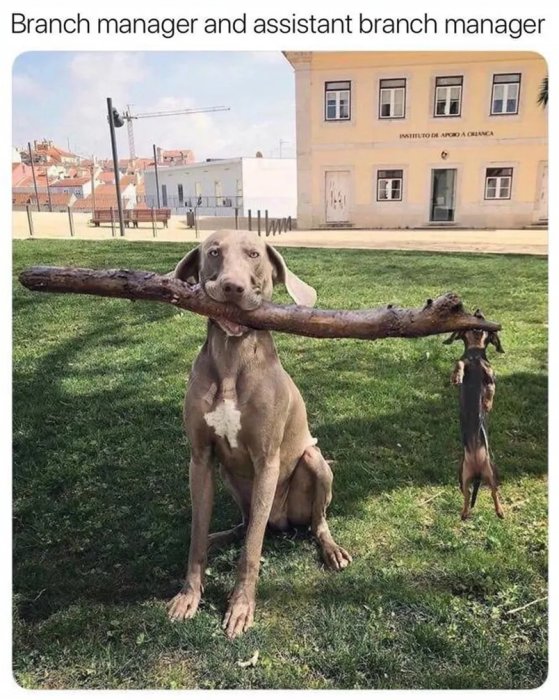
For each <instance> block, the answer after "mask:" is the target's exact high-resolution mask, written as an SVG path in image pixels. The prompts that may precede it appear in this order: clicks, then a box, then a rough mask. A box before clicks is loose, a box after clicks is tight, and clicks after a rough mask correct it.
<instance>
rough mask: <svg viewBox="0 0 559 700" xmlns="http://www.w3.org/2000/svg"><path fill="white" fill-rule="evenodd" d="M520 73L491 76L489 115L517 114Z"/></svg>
mask: <svg viewBox="0 0 559 700" xmlns="http://www.w3.org/2000/svg"><path fill="white" fill-rule="evenodd" d="M519 95H520V73H500V74H497V75H494V76H493V90H492V92H491V114H518V97H519Z"/></svg>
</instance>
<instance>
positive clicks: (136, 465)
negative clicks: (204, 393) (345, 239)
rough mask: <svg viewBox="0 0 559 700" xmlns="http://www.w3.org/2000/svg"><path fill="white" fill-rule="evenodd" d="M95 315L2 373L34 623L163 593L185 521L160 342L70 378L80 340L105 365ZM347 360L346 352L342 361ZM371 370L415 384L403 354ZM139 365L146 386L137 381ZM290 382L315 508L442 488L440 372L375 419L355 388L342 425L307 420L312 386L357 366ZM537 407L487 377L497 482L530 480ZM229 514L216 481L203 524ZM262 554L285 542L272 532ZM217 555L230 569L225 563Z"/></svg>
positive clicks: (448, 408) (353, 506)
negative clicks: (311, 460) (426, 390)
mask: <svg viewBox="0 0 559 700" xmlns="http://www.w3.org/2000/svg"><path fill="white" fill-rule="evenodd" d="M138 312H139V315H140V320H139V323H144V322H145V319H142V310H141V309H138ZM156 316H157V317H159V313H156ZM111 319H113V315H112V311H110V310H108V311H107V317H106V318H104V317H103V316H102V314H100V315H99V318H98V319H96V321H97V324H96V325H95V326H94V328H93V330H91V331H90V332H88V333H85V334H82V335H80V334H79V333H76V335H75V337H73V338H72V339H71V340H68V341H64V342H62V341H60V342H58V343H56V344H55V345H54V346H53V349H52V350H51V351H50V352H47V353H45V354H44V356H43V357H42V359H41V361H40V363H39V364H38V366H37V367H36V368H35V370H34V371H33V372H31V373H29V372H27V371H26V370H25V368H22V369H21V370H19V371H17V372H16V373H15V375H14V590H15V592H16V594H17V596H18V601H19V608H20V614H21V615H22V616H24V617H26V618H43V617H45V616H47V615H49V614H51V613H52V612H54V611H55V610H58V609H61V608H65V607H67V606H68V605H70V604H73V603H75V602H76V601H79V600H80V599H85V600H94V601H102V602H113V603H114V602H128V601H132V600H141V599H146V598H154V597H156V598H168V597H170V596H171V595H172V594H173V593H175V592H176V590H177V586H178V585H179V582H180V579H181V577H182V576H183V574H184V566H185V560H186V556H187V552H188V540H189V528H190V515H191V514H190V506H189V503H188V491H187V471H186V463H187V458H188V449H187V446H186V443H185V440H184V437H183V434H182V427H181V403H182V394H183V391H184V383H183V380H182V378H177V377H176V376H175V375H174V374H173V373H176V364H175V365H173V364H172V363H170V359H171V358H170V357H169V349H168V348H159V349H157V348H156V349H154V355H153V356H152V357H150V358H149V359H148V360H146V358H144V357H143V355H142V353H137V354H135V353H134V352H133V351H131V352H130V353H128V354H127V359H126V361H125V362H124V363H122V364H118V363H117V364H115V366H111V365H110V363H109V366H108V367H107V365H105V364H103V363H101V364H99V365H93V366H81V365H80V367H79V368H78V369H76V368H75V364H76V363H78V364H79V362H78V361H79V359H80V356H81V353H82V352H83V351H84V350H85V349H86V348H87V347H88V346H91V345H92V344H96V345H98V346H100V347H103V346H104V345H106V344H107V343H109V344H110V345H111V348H108V349H107V352H108V353H109V357H110V352H111V349H112V350H114V349H115V348H116V347H117V346H118V342H119V340H118V339H119V325H118V324H116V325H115V324H114V321H113V322H112V321H111ZM198 340H199V339H198V338H197V337H194V336H193V337H191V338H190V340H189V346H188V347H187V348H184V347H183V348H181V349H180V356H181V358H182V357H184V358H185V359H184V373H185V374H186V371H187V368H188V364H189V363H190V358H191V356H193V354H194V350H195V345H196V344H197V342H198ZM359 352H360V350H359V347H358V345H356V346H355V349H354V353H355V357H357V356H358V355H359ZM178 354H179V350H177V355H178ZM311 356H312V355H311ZM332 357H333V358H334V359H333V362H334V364H335V363H336V362H339V363H340V367H341V366H344V367H346V368H347V367H351V362H350V363H349V364H348V357H347V353H346V352H345V350H344V347H340V349H339V351H338V352H336V351H335V349H334V350H333V353H332ZM355 357H354V359H355ZM336 358H337V359H336ZM181 362H182V360H181ZM384 362H385V363H392V365H393V366H392V367H389V366H386V365H385V366H384V369H383V373H379V372H377V375H376V377H375V374H374V373H371V377H370V379H369V380H368V381H369V382H370V387H371V389H374V386H375V383H376V382H386V381H389V376H390V371H392V370H394V369H397V370H398V372H400V373H402V374H403V375H409V376H410V377H412V379H411V380H410V381H411V384H412V386H413V382H414V381H416V380H417V377H419V375H417V374H415V377H416V380H414V379H413V376H414V372H415V371H416V368H415V361H414V360H413V358H412V359H403V358H402V359H397V358H394V359H392V360H389V359H387V358H386V357H385V358H384ZM154 368H158V372H160V374H161V376H160V377H159V378H158V380H159V381H161V382H163V388H162V389H161V390H158V386H159V385H158V384H154V382H153V376H152V375H153V371H154ZM165 368H168V369H167V370H166V369H165ZM389 370H390V371H389ZM291 371H292V370H291ZM292 373H293V374H295V378H296V381H297V383H298V384H299V386H301V388H302V392H303V395H304V396H305V398H306V399H307V405H308V406H309V407H310V421H311V426H312V429H313V434H314V435H315V436H316V437H317V438H318V440H319V445H320V447H321V449H322V451H323V453H324V454H325V456H326V457H327V458H328V459H332V460H333V462H334V464H333V469H334V475H335V499H334V501H333V503H332V505H331V509H330V512H331V513H333V514H335V515H336V516H343V517H348V518H355V517H359V514H360V511H361V508H362V506H363V504H364V501H365V499H366V498H368V497H369V496H370V495H371V494H373V495H374V494H377V493H378V494H380V493H382V492H385V491H391V490H394V489H398V488H400V487H402V486H404V485H421V484H447V483H455V478H456V477H455V465H456V463H457V460H458V455H459V451H460V450H459V437H458V425H457V402H456V396H455V394H454V393H453V391H452V389H451V387H448V386H447V384H448V376H447V373H445V375H444V378H441V377H439V378H438V381H440V382H441V387H443V386H444V388H441V391H440V392H437V393H436V395H435V396H434V397H430V398H429V397H427V396H423V395H422V393H421V391H419V389H420V388H421V385H418V386H416V389H418V390H417V391H415V393H414V395H413V396H412V397H409V400H406V401H404V400H402V401H395V402H394V404H393V405H394V406H395V405H397V404H400V407H399V408H398V410H395V409H393V410H384V411H379V410H378V406H376V405H375V394H374V390H371V392H370V400H368V402H367V405H365V406H363V405H361V406H360V408H359V409H358V410H357V411H356V413H355V417H354V416H353V414H352V415H351V417H347V416H345V417H344V416H343V415H341V416H339V417H338V418H334V417H333V416H335V415H336V413H335V411H333V410H328V409H325V410H323V411H321V413H320V414H317V413H316V412H315V413H314V414H313V410H314V411H316V409H313V406H314V405H318V403H315V402H320V400H321V397H322V396H321V395H324V394H326V393H327V394H328V396H329V397H330V400H331V399H332V397H333V396H335V395H336V394H337V392H340V395H341V394H342V393H345V395H348V394H349V395H350V396H351V393H352V392H357V391H358V390H359V391H360V390H362V388H363V387H362V385H361V384H362V377H361V376H360V375H358V373H356V374H355V379H353V378H352V373H351V371H350V370H349V371H346V372H344V375H343V377H342V376H340V375H339V374H337V373H336V371H335V368H333V367H332V368H323V369H322V371H321V372H318V373H317V372H314V373H305V372H303V371H300V372H298V373H295V372H293V371H292ZM97 375H98V376H97ZM144 375H145V376H144ZM142 376H144V381H143V383H141V384H140V385H138V384H137V382H138V378H139V377H140V378H141V377H142ZM84 377H85V378H88V377H89V378H92V377H93V378H94V379H95V381H94V382H93V385H94V386H96V387H99V388H98V389H97V390H96V391H94V392H93V391H91V390H90V389H88V390H85V389H84V391H83V393H81V392H80V387H81V386H82V384H81V382H82V381H83V380H84ZM311 377H312V381H311ZM317 377H322V378H323V383H317ZM134 382H136V383H134ZM353 382H355V383H353ZM83 386H84V387H88V386H90V385H89V383H88V382H84V383H83ZM69 387H71V389H72V390H68V388H69ZM367 406H368V408H367ZM546 412H547V381H546V378H545V376H543V375H541V374H536V373H534V374H530V373H518V374H512V375H508V376H505V377H502V378H500V379H499V383H498V388H497V397H496V401H495V410H494V413H493V414H492V416H491V427H490V431H491V445H492V448H493V451H494V453H495V455H496V456H497V459H498V461H499V463H500V466H501V471H502V472H503V475H504V477H505V479H509V478H511V479H513V478H515V477H517V476H520V475H521V474H524V473H529V474H542V473H544V472H545V470H546V463H547V460H546V456H545V449H546V448H545V426H546V424H547V413H546ZM317 416H318V417H317ZM329 416H332V418H330V417H329ZM534 445H537V449H534ZM238 518H239V515H238V512H237V508H236V506H235V505H234V503H233V502H232V499H231V498H230V496H229V495H228V494H226V493H225V492H224V490H223V487H221V486H219V487H218V490H217V493H216V503H215V507H214V518H213V526H214V528H215V529H218V530H219V529H225V528H227V527H230V526H232V525H234V524H236V523H237V522H238ZM295 536H296V537H301V536H302V535H301V533H299V534H296V535H295ZM274 546H276V545H274ZM277 546H278V547H280V549H281V548H282V547H283V546H286V547H287V546H288V545H287V544H286V542H283V540H281V538H280V540H279V541H278V545H277ZM289 546H291V545H289ZM235 553H236V552H235V550H232V553H231V554H230V555H228V556H229V557H234V555H235ZM219 561H221V562H222V564H223V566H228V565H231V568H232V569H233V563H232V562H233V559H231V562H229V561H228V559H227V557H226V558H225V559H223V558H222V559H220V560H219Z"/></svg>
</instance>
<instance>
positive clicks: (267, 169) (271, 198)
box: [243, 158, 297, 218]
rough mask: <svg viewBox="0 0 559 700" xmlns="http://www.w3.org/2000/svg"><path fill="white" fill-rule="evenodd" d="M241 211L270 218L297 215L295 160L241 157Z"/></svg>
mask: <svg viewBox="0 0 559 700" xmlns="http://www.w3.org/2000/svg"><path fill="white" fill-rule="evenodd" d="M243 199H244V210H245V214H246V212H247V211H248V210H249V209H251V210H252V213H253V215H254V214H255V212H256V211H257V210H258V209H260V210H261V211H262V213H264V211H265V210H266V209H267V210H268V215H269V216H270V217H283V216H292V217H294V218H295V217H296V216H297V161H296V160H295V158H243Z"/></svg>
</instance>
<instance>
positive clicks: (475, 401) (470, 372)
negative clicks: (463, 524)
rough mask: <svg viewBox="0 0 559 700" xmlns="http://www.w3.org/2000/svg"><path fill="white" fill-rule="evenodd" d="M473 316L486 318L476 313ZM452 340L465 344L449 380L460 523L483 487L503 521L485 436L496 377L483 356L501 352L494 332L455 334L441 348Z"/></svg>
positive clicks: (496, 484)
mask: <svg viewBox="0 0 559 700" xmlns="http://www.w3.org/2000/svg"><path fill="white" fill-rule="evenodd" d="M474 315H475V316H477V317H478V318H480V319H484V318H485V317H484V315H483V314H482V312H481V311H480V310H479V309H478V310H477V311H476V312H475V314H474ZM455 340H462V341H463V342H464V353H463V355H462V357H461V358H460V359H459V360H458V361H457V362H456V365H455V366H454V370H453V372H452V374H451V377H450V381H451V382H452V384H454V385H456V386H459V387H460V394H459V404H460V429H461V433H462V445H463V447H464V456H463V457H462V461H461V463H460V467H459V469H458V481H459V484H460V490H461V491H462V494H463V496H464V505H463V507H462V513H461V516H462V520H465V519H466V518H467V517H468V516H469V514H470V510H471V509H472V508H473V507H474V504H475V502H476V498H477V493H478V490H479V487H480V485H481V484H482V483H485V484H487V485H488V486H489V488H490V489H491V496H492V497H493V503H494V504H495V513H496V514H497V516H498V517H499V518H504V517H505V514H504V511H503V507H502V505H501V502H500V500H499V492H498V487H499V475H498V473H497V468H496V466H495V464H494V463H493V461H492V460H491V456H490V451H489V440H488V435H487V414H488V413H489V411H491V409H492V407H493V398H494V396H495V373H494V371H493V370H492V368H491V365H490V364H489V360H488V359H487V355H486V350H487V346H488V345H489V344H492V345H494V346H495V349H496V350H497V352H500V353H504V350H503V347H502V345H501V341H500V339H499V336H498V334H497V333H495V332H493V333H489V332H487V331H483V330H479V329H474V330H468V331H456V332H454V333H452V335H451V336H450V337H449V338H447V339H446V340H445V341H443V344H444V345H450V344H451V343H453V342H454V341H455ZM471 484H472V493H471V498H470V485H471Z"/></svg>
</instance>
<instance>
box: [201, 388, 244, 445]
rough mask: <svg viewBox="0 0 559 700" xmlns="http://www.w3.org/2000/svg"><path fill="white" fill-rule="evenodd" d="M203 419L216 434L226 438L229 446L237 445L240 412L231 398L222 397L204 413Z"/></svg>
mask: <svg viewBox="0 0 559 700" xmlns="http://www.w3.org/2000/svg"><path fill="white" fill-rule="evenodd" d="M204 420H205V421H206V423H207V424H208V425H209V426H210V428H213V429H214V430H215V433H216V435H218V436H219V437H224V438H226V440H227V441H228V442H229V444H230V445H231V447H237V444H238V443H237V435H238V433H239V430H240V429H241V412H240V411H239V410H238V408H237V406H236V404H235V402H234V401H233V400H232V399H224V400H223V401H222V402H221V403H220V404H219V406H218V407H217V408H216V409H215V410H214V411H212V412H211V413H206V414H205V415H204Z"/></svg>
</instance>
